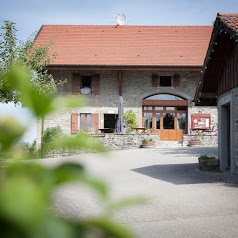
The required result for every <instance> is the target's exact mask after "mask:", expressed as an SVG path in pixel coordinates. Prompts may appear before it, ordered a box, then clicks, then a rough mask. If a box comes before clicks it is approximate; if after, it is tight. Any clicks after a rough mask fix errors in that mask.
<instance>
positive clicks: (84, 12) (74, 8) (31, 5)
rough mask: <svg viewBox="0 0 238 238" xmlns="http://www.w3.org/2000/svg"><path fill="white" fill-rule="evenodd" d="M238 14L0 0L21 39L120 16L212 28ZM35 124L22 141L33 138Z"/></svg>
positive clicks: (147, 4)
mask: <svg viewBox="0 0 238 238" xmlns="http://www.w3.org/2000/svg"><path fill="white" fill-rule="evenodd" d="M218 12H220V13H238V0H117V1H115V0H84V1H83V0H57V1H54V0H47V1H46V0H40V1H35V0H1V2H0V24H1V25H2V24H3V21H4V20H10V21H13V22H15V23H16V27H17V29H18V38H19V39H20V40H25V39H27V37H28V36H29V35H30V34H32V33H34V32H36V31H38V30H39V29H40V27H41V25H42V24H84V25H95V24H96V25H113V24H115V23H116V16H117V15H118V14H119V13H123V14H125V15H126V17H127V22H126V24H127V25H212V23H213V21H214V20H215V18H216V15H217V13H218ZM7 112H10V113H12V114H14V115H17V117H19V115H20V117H21V118H23V120H22V121H27V119H26V118H27V117H29V114H28V113H27V112H26V111H25V110H21V109H20V108H19V107H17V108H15V107H13V106H12V105H10V106H6V105H4V106H2V105H0V116H1V115H4V114H6V113H7ZM35 131H36V128H35V123H33V126H32V127H31V128H30V130H29V132H28V135H27V136H26V137H25V140H26V141H31V140H32V139H33V138H34V137H35Z"/></svg>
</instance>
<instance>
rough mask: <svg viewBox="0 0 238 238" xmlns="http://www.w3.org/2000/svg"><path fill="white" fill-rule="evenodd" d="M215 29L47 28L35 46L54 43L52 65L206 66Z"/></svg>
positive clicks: (42, 29)
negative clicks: (206, 58) (207, 53)
mask: <svg viewBox="0 0 238 238" xmlns="http://www.w3.org/2000/svg"><path fill="white" fill-rule="evenodd" d="M211 32H212V26H117V27H116V26H113V25H110V26H109V25H108V26H99V25H91V26H85V25H43V26H42V27H41V29H40V31H39V33H38V35H37V38H36V41H35V45H42V44H46V43H48V42H49V40H53V42H54V44H53V45H52V46H51V48H50V52H51V53H54V52H57V57H56V60H55V61H54V62H52V63H51V65H82V66H92V65H96V66H202V65H203V61H204V58H205V55H206V51H207V47H208V43H209V39H210V37H211Z"/></svg>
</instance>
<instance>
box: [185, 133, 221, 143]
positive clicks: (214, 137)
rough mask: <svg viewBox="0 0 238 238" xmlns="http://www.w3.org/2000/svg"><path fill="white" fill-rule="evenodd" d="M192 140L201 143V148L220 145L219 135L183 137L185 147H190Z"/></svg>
mask: <svg viewBox="0 0 238 238" xmlns="http://www.w3.org/2000/svg"><path fill="white" fill-rule="evenodd" d="M192 140H196V141H199V142H200V143H199V144H200V145H201V146H210V145H218V136H217V135H183V146H188V145H189V141H192Z"/></svg>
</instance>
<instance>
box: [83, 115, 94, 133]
mask: <svg viewBox="0 0 238 238" xmlns="http://www.w3.org/2000/svg"><path fill="white" fill-rule="evenodd" d="M92 127H93V125H92V114H89V113H80V130H86V131H91V130H92Z"/></svg>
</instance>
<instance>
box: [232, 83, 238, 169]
mask: <svg viewBox="0 0 238 238" xmlns="http://www.w3.org/2000/svg"><path fill="white" fill-rule="evenodd" d="M233 92H234V131H235V133H234V160H235V167H236V168H235V172H236V173H238V87H236V88H234V89H233Z"/></svg>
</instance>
